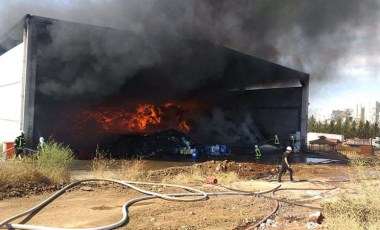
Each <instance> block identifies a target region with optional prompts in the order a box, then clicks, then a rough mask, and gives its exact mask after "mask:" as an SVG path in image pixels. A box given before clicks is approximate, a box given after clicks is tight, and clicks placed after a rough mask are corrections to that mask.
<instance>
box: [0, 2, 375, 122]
mask: <svg viewBox="0 0 380 230" xmlns="http://www.w3.org/2000/svg"><path fill="white" fill-rule="evenodd" d="M25 14H31V15H37V16H43V17H50V18H55V19H60V20H67V21H73V22H81V23H86V24H93V25H101V26H107V27H113V28H120V29H127V30H133V31H160V32H165V33H168V34H173V35H177V36H182V37H186V38H190V39H196V40H207V41H210V42H212V43H215V44H219V45H222V46H226V47H228V48H231V49H235V50H238V51H241V52H244V53H247V54H250V55H253V56H256V57H259V58H262V59H265V60H268V61H272V62H275V63H278V64H280V65H284V66H286V67H289V68H293V69H296V70H299V71H302V72H305V73H308V74H310V99H309V101H310V105H309V112H310V113H315V112H318V113H320V114H323V115H324V116H328V115H329V114H330V113H331V111H332V110H333V109H345V108H351V109H355V108H356V105H357V104H368V103H372V102H373V104H374V103H375V101H380V92H379V88H380V87H379V86H380V71H379V66H380V42H379V41H380V24H379V23H378V22H380V0H361V1H356V0H288V1H281V0H252V1H243V0H186V1H178V0H125V1H119V0H33V1H30V0H1V1H0V36H1V35H2V34H4V33H6V31H7V30H8V29H9V28H11V27H12V26H13V25H14V24H15V23H17V22H18V21H19V20H20V19H21V18H22V17H23V16H24V15H25Z"/></svg>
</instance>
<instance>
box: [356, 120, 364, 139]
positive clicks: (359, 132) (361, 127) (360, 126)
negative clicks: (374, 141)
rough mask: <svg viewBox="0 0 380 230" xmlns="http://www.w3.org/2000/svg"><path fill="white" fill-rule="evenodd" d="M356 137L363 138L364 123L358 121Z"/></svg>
mask: <svg viewBox="0 0 380 230" xmlns="http://www.w3.org/2000/svg"><path fill="white" fill-rule="evenodd" d="M356 136H357V137H359V138H364V121H362V120H360V121H359V124H358V126H357V130H356Z"/></svg>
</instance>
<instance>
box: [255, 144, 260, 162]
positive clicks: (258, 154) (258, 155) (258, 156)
mask: <svg viewBox="0 0 380 230" xmlns="http://www.w3.org/2000/svg"><path fill="white" fill-rule="evenodd" d="M255 156H256V159H260V157H261V151H260V149H259V146H257V145H255Z"/></svg>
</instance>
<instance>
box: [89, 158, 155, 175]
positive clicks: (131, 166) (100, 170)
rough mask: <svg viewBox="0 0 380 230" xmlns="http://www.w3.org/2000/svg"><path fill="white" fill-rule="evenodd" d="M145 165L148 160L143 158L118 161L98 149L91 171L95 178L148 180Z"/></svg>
mask: <svg viewBox="0 0 380 230" xmlns="http://www.w3.org/2000/svg"><path fill="white" fill-rule="evenodd" d="M145 165H146V161H144V160H142V159H141V158H136V159H132V160H121V161H116V160H114V159H112V158H108V157H107V154H105V153H104V152H101V151H99V150H97V151H96V154H95V157H94V159H93V160H92V161H91V171H92V176H93V177H94V178H103V179H104V178H108V179H118V180H129V181H136V180H142V179H144V180H146V176H147V174H148V173H147V172H146V170H145Z"/></svg>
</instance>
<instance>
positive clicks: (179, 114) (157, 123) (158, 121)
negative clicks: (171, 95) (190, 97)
mask: <svg viewBox="0 0 380 230" xmlns="http://www.w3.org/2000/svg"><path fill="white" fill-rule="evenodd" d="M193 108H194V104H189V103H188V104H183V105H179V104H176V103H172V102H169V103H165V104H163V105H159V106H157V105H153V104H139V105H137V107H136V108H135V109H132V110H127V109H126V107H124V106H119V107H100V108H97V109H95V110H88V111H84V112H82V113H81V115H80V119H79V123H80V124H79V126H80V127H81V128H86V127H89V126H92V127H93V126H96V127H97V128H100V129H101V130H99V131H101V132H103V133H128V132H150V131H159V130H163V129H171V128H175V129H178V130H181V131H183V132H189V131H190V130H191V127H190V125H189V122H188V117H187V115H188V112H189V111H191V110H192V109H193Z"/></svg>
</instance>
